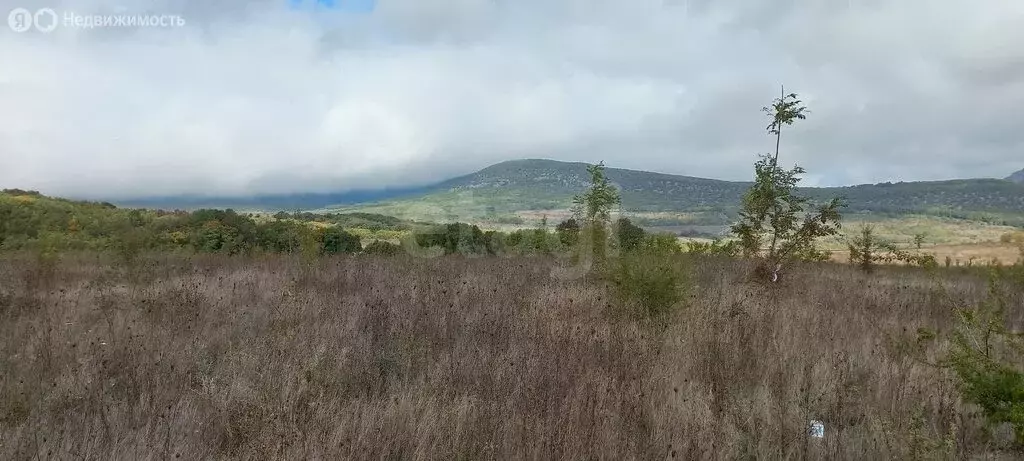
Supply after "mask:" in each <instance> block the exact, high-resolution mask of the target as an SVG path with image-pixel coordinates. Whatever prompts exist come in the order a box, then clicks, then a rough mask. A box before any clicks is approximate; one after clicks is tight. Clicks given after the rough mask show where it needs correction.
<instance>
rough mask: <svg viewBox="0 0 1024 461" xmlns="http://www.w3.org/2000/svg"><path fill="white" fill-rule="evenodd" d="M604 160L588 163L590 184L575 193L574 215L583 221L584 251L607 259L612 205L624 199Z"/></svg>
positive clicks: (587, 254)
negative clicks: (609, 175)
mask: <svg viewBox="0 0 1024 461" xmlns="http://www.w3.org/2000/svg"><path fill="white" fill-rule="evenodd" d="M604 170H605V167H604V162H600V163H598V164H597V165H590V166H588V167H587V172H588V173H589V174H590V187H589V188H588V189H587V190H586V192H584V193H582V194H579V195H577V196H575V197H573V200H572V202H573V215H574V216H575V217H576V218H577V219H579V221H581V222H582V223H583V231H582V232H581V233H580V236H581V237H582V239H583V241H582V242H580V243H582V244H583V248H581V254H582V255H583V256H584V257H586V258H588V259H589V258H591V257H593V258H595V259H596V260H597V261H598V262H600V261H603V260H604V257H605V250H606V249H607V245H608V225H609V223H610V222H611V213H612V209H613V208H614V207H615V206H616V205H618V204H620V203H621V198H620V196H619V191H618V190H617V189H616V188H615V186H614V185H612V183H611V181H610V180H608V176H607V175H606V174H605V171H604Z"/></svg>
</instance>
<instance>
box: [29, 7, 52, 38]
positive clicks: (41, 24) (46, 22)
mask: <svg viewBox="0 0 1024 461" xmlns="http://www.w3.org/2000/svg"><path fill="white" fill-rule="evenodd" d="M47 16H49V19H47ZM32 20H33V21H34V22H35V23H36V29H37V30H39V31H40V32H53V29H56V28H57V12H56V11H53V10H52V9H50V8H40V9H39V11H36V14H35V16H32Z"/></svg>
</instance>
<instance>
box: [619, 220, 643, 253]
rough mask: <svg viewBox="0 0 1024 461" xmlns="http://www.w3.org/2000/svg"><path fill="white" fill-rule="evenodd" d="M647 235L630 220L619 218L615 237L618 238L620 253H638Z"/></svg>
mask: <svg viewBox="0 0 1024 461" xmlns="http://www.w3.org/2000/svg"><path fill="white" fill-rule="evenodd" d="M645 234H646V233H645V232H644V230H643V229H641V228H640V227H639V226H637V225H635V224H633V223H632V222H631V221H630V220H629V218H619V219H618V220H617V221H616V222H615V236H616V237H617V238H618V241H619V250H620V251H623V252H631V251H636V250H637V249H638V248H640V244H641V243H643V241H644V235H645Z"/></svg>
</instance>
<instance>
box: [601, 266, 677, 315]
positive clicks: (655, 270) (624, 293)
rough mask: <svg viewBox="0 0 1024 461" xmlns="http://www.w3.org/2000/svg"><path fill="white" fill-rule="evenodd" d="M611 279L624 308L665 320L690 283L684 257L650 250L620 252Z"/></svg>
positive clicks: (628, 311)
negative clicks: (621, 253)
mask: <svg viewBox="0 0 1024 461" xmlns="http://www.w3.org/2000/svg"><path fill="white" fill-rule="evenodd" d="M609 278H610V279H611V282H612V284H613V286H614V289H615V294H616V296H617V297H618V299H619V301H620V303H622V307H623V308H624V309H625V310H626V312H627V313H629V314H631V316H633V317H635V318H648V319H664V317H666V316H667V315H668V314H670V313H672V312H673V311H674V309H675V308H676V307H678V305H679V303H680V302H681V301H682V300H683V298H684V296H686V293H687V291H688V286H689V284H688V281H689V274H688V273H687V271H686V269H685V267H684V264H683V261H682V259H681V258H679V257H677V256H672V255H669V254H665V253H656V252H650V251H644V252H634V253H626V254H623V255H621V257H620V258H618V260H617V261H614V262H613V263H612V265H611V268H610V274H609Z"/></svg>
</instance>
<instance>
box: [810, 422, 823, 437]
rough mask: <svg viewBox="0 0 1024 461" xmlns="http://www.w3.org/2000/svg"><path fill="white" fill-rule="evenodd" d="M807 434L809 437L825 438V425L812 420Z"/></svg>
mask: <svg viewBox="0 0 1024 461" xmlns="http://www.w3.org/2000/svg"><path fill="white" fill-rule="evenodd" d="M809 432H810V434H811V437H817V438H819V439H820V438H822V437H825V423H823V422H821V421H814V420H812V421H811V427H810V431H809Z"/></svg>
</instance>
